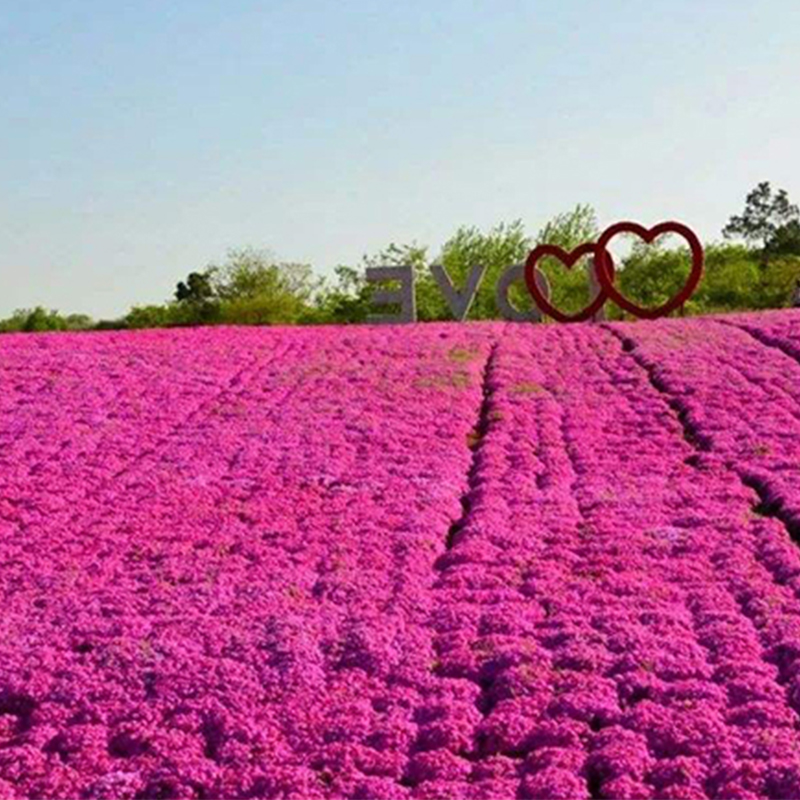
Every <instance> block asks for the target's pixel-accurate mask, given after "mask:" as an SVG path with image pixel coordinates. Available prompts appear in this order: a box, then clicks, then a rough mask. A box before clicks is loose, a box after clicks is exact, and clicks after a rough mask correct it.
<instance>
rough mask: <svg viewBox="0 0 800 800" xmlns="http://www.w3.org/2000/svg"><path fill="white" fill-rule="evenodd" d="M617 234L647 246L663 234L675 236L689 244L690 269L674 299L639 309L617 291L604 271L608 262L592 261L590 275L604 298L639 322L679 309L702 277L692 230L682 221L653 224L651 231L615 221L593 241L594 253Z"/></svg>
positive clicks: (699, 249) (699, 253)
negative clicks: (593, 274)
mask: <svg viewBox="0 0 800 800" xmlns="http://www.w3.org/2000/svg"><path fill="white" fill-rule="evenodd" d="M619 233H633V234H636V235H637V236H638V237H639V238H640V239H643V240H644V241H645V242H647V243H648V244H651V243H652V242H653V240H654V239H655V238H656V237H658V236H661V235H662V234H664V233H677V234H678V236H681V237H682V238H683V239H685V240H686V242H687V244H688V245H689V250H690V251H691V253H692V269H691V271H690V272H689V278H688V280H687V281H686V283H685V285H684V287H683V288H682V289H681V290H680V291H679V292H678V293H677V294H676V295H675V296H674V297H672V298H671V299H670V300H667V302H666V303H662V304H661V305H660V306H656V307H655V308H643V307H642V306H639V305H637V304H636V303H633V302H631V301H630V300H628V298H627V297H625V296H624V295H622V294H620V292H619V291H617V288H616V287H615V286H614V273H613V271H611V273H610V274H609V273H608V272H607V271H606V264H607V263H608V262H607V261H605V260H604V259H601V260H599V261H598V260H597V259H596V260H595V269H594V272H595V275H597V280H598V281H599V282H600V286H601V287H602V289H603V291H604V292H605V293H606V295H608V298H609V299H610V300H612V301H613V302H614V303H616V304H617V305H618V306H619V307H620V308H622V309H624V310H625V311H627V312H629V313H630V314H633V315H634V316H635V317H638V318H639V319H658V318H659V317H665V316H666V315H667V314H669V313H670V312H671V311H674V310H675V309H676V308H678V307H679V306H682V305H683V304H684V303H685V302H686V301H687V300H688V299H689V297H691V295H692V292H694V290H695V289H696V288H697V284H698V283H700V279H701V278H702V277H703V261H704V254H703V245H701V244H700V240H699V239H698V238H697V236H696V235H695V233H694V231H692V230H691V228H689V227H687V226H686V225H684V224H683V223H682V222H674V221H668V222H659V223H658V225H654V226H653V227H652V228H645V227H644V225H640V224H639V223H638V222H616V223H614V224H613V225H611V226H609V227H608V228H606V229H605V230H604V231H603V232H602V233H601V234H600V238H599V239H598V240H597V252H598V253H601V252H607V249H606V248H607V247H608V243H609V242H610V241H611V239H613V238H614V237H615V236H616V235H617V234H619Z"/></svg>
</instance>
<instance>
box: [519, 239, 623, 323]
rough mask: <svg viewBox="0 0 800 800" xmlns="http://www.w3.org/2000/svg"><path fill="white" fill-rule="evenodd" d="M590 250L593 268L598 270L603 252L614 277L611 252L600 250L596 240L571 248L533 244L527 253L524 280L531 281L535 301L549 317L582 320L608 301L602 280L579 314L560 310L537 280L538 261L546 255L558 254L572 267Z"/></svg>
mask: <svg viewBox="0 0 800 800" xmlns="http://www.w3.org/2000/svg"><path fill="white" fill-rule="evenodd" d="M590 253H593V254H594V266H593V268H594V271H595V274H596V273H597V272H598V270H597V260H598V256H599V255H600V254H601V253H602V254H603V255H604V259H603V262H604V263H605V264H607V265H608V270H609V272H610V273H611V276H612V277H611V279H612V280H613V279H614V278H613V276H614V262H613V261H612V260H611V255H610V254H609V253H606V252H605V251H604V250H600V249H599V248H598V246H597V245H596V244H594V243H593V242H585V243H584V244H582V245H580V246H579V247H576V248H575V249H574V250H570V251H569V252H567V251H566V250H564V249H563V248H561V247H558V246H557V245H553V244H540V245H539V246H538V247H534V249H533V250H531V252H530V253H529V254H528V258H527V260H526V261H525V283H526V284H527V285H528V291H529V292H530V293H531V296H532V297H533V299H534V300H535V301H536V305H537V306H539V310H540V311H541V312H542V313H544V314H547V316H548V317H552V318H553V319H557V320H558V321H559V322H583V321H585V320H587V319H591V318H592V317H593V316H594V315H595V314H596V313H597V312H598V311H599V310H600V309H601V308H602V306H603V303H605V302H606V300H607V298H608V293H607V291H606V289H604V288H603V285H602V284H600V288H599V291H598V293H597V297H595V298H594V300H592V302H591V303H589V305H588V306H586V308H584V309H583V310H582V311H579V312H578V313H577V314H565V313H564V312H563V311H559V310H558V309H557V308H556V307H555V306H553V305H552V304H551V303H550V301H549V300H548V299H547V298H546V297H545V296H544V295H543V294H542V292H541V290H540V289H539V287H538V286H537V284H536V280H535V276H536V264H537V263H538V261H539V260H540V259H542V258H544V257H545V256H553V257H554V258H557V259H558V260H559V261H560V262H561V263H562V264H563V265H564V266H565V267H566V268H567V269H572V267H573V266H575V263H576V262H577V261H578V259H580V258H582V257H583V256H586V255H589V254H590Z"/></svg>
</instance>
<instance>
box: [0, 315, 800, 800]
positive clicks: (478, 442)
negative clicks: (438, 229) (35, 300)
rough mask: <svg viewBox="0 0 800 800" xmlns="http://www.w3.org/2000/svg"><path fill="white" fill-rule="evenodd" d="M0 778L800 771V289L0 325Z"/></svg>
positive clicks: (393, 789) (123, 798)
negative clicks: (683, 308)
mask: <svg viewBox="0 0 800 800" xmlns="http://www.w3.org/2000/svg"><path fill="white" fill-rule="evenodd" d="M0 387H2V392H1V393H0V443H1V444H2V447H0V592H1V594H0V597H1V600H2V605H1V606H0V798H2V799H3V800H6V799H10V798H54V799H58V800H60V799H62V798H63V799H64V800H67V799H68V798H69V799H71V798H85V799H87V800H130V799H133V798H198V800H202V799H203V798H205V799H206V800H209V799H210V798H297V800H300V799H301V798H302V799H305V798H309V799H310V800H317V799H319V800H322V799H323V798H353V800H370V799H371V798H386V800H400V799H401V798H409V800H433V799H434V798H452V799H453V800H461V799H462V798H463V799H464V800H480V799H481V798H532V799H533V798H564V799H565V800H566V799H569V800H572V799H573V798H574V799H576V800H579V799H580V798H621V799H624V798H674V799H675V800H688V799H689V798H698V799H699V798H739V799H740V800H747V799H749V798H797V797H800V550H798V543H797V541H796V540H797V539H800V313H798V312H791V311H787V312H774V313H766V314H753V315H739V316H726V317H718V318H706V319H689V320H664V321H660V322H654V323H636V324H633V323H628V324H602V325H593V324H589V325H573V326H559V325H524V324H522V325H521V324H513V323H507V324H506V323H497V324H428V325H415V326H411V325H409V326H403V327H369V326H364V327H342V328H335V327H329V328H316V329H315V328H292V329H290V328H283V329H279V328H275V329H255V328H253V329H246V328H228V329H225V328H217V329H195V330H173V331H149V332H138V333H96V334H55V335H47V334H44V335H35V336H34V335H9V336H5V337H3V338H2V339H0Z"/></svg>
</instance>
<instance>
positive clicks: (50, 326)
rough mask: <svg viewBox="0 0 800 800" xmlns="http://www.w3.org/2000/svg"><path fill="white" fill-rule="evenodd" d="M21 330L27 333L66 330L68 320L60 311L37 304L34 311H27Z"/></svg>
mask: <svg viewBox="0 0 800 800" xmlns="http://www.w3.org/2000/svg"><path fill="white" fill-rule="evenodd" d="M20 330H22V331H25V332H26V333H38V332H41V331H65V330H67V322H66V320H65V319H64V317H62V316H61V315H60V314H59V313H58V311H48V310H47V309H45V308H42V306H36V308H34V309H33V310H32V311H29V312H27V314H26V316H25V318H24V321H23V323H22V327H21V328H20Z"/></svg>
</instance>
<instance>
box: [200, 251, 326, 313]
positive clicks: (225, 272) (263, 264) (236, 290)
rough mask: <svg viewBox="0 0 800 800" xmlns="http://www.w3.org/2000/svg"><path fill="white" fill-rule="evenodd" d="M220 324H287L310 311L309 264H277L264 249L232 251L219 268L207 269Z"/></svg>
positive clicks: (313, 286) (315, 283)
mask: <svg viewBox="0 0 800 800" xmlns="http://www.w3.org/2000/svg"><path fill="white" fill-rule="evenodd" d="M207 274H208V275H209V278H210V283H211V286H212V288H213V293H214V297H215V298H217V299H218V300H219V304H220V305H219V319H220V321H221V322H224V323H230V324H243V325H277V324H282V325H290V324H295V323H297V322H300V321H302V320H303V319H304V318H305V317H306V316H307V315H309V314H310V313H311V311H312V308H311V305H312V299H313V295H314V292H315V291H316V290H318V288H319V282H318V281H315V280H314V277H313V274H312V270H311V267H310V266H309V265H308V264H297V263H285V262H278V261H276V260H275V259H274V258H273V257H272V255H271V254H270V253H268V252H267V251H265V250H256V249H253V248H243V249H238V250H231V251H230V252H229V253H228V257H227V259H226V261H225V262H224V263H223V264H221V265H213V264H212V265H211V266H209V267H208V269H207Z"/></svg>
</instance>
